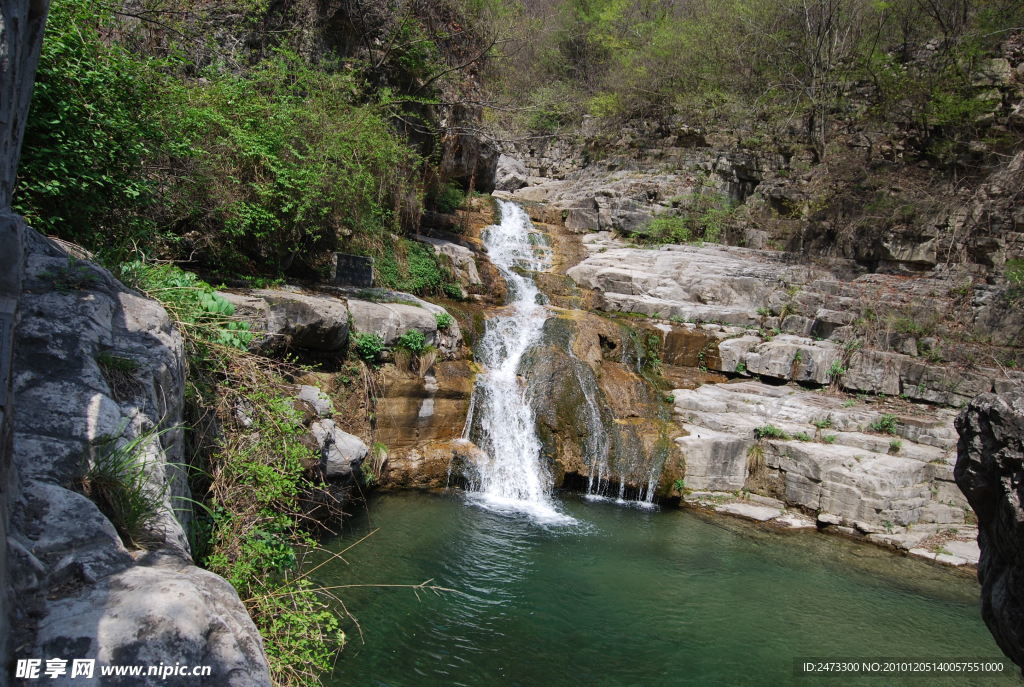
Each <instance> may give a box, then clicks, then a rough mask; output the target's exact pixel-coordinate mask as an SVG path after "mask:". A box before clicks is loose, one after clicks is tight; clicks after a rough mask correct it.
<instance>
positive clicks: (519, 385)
mask: <svg viewBox="0 0 1024 687" xmlns="http://www.w3.org/2000/svg"><path fill="white" fill-rule="evenodd" d="M498 204H499V206H500V208H501V221H500V223H499V224H495V225H491V226H489V227H487V229H485V230H484V235H483V239H484V246H485V247H486V248H487V254H488V256H489V257H490V259H491V262H492V263H493V264H494V265H495V266H496V267H497V268H498V269H499V270H500V271H501V273H502V275H503V276H504V278H505V281H506V283H507V284H508V289H509V303H508V305H507V306H506V307H505V309H504V311H503V312H502V313H501V314H499V315H497V316H495V317H492V318H491V319H489V320H488V321H487V328H486V331H485V332H484V335H483V337H482V340H481V342H480V345H479V349H478V358H479V360H480V362H481V363H482V364H483V366H484V368H485V371H484V372H483V373H481V374H480V375H479V376H478V378H477V383H476V389H475V391H474V400H473V411H472V417H471V419H470V421H469V422H468V423H467V428H466V432H467V433H468V432H469V431H470V430H471V429H472V430H473V431H474V433H475V435H476V436H475V437H474V438H475V439H476V442H477V444H478V445H479V446H480V448H481V449H482V450H483V452H484V454H486V455H485V457H483V458H481V460H480V461H479V463H478V464H477V465H476V466H475V469H474V470H473V471H472V472H473V473H474V474H472V475H471V476H470V489H471V491H472V492H473V493H472V494H471V497H472V498H473V500H474V501H475V502H477V503H478V504H480V505H481V506H484V507H487V508H491V509H494V510H500V511H511V512H520V513H526V514H528V515H530V516H532V517H534V518H536V519H537V520H539V521H542V522H548V523H558V522H573V519H572V518H570V517H568V516H566V515H563V514H562V513H559V512H558V511H557V510H556V508H555V506H554V504H553V503H552V501H551V496H550V491H551V475H550V474H549V473H548V470H547V469H546V467H545V466H544V464H543V463H542V462H541V455H540V454H541V442H540V439H539V438H538V437H537V430H536V425H535V418H534V413H533V409H532V408H531V407H530V404H529V402H528V399H527V395H526V389H525V385H524V382H523V381H522V379H521V378H520V377H519V374H518V373H519V368H520V364H521V363H522V360H523V356H524V355H525V354H526V352H527V351H528V350H529V349H530V348H531V347H532V346H533V345H534V344H536V343H537V342H538V341H539V340H540V337H541V331H542V330H543V328H544V322H545V321H546V320H547V319H548V317H549V316H550V312H549V311H548V309H547V308H546V307H545V306H544V304H543V302H542V301H543V296H542V294H541V293H540V290H539V289H538V288H537V285H536V283H535V282H534V280H533V278H532V277H531V276H530V274H531V273H532V272H538V271H542V270H545V269H547V268H548V267H549V266H550V262H551V259H550V251H549V249H548V248H547V246H546V245H545V242H544V241H543V235H542V234H540V232H538V231H537V230H536V229H535V228H534V226H533V223H531V222H530V218H529V217H528V216H527V214H526V212H525V211H524V210H523V209H522V208H521V207H520V206H519V205H516V204H515V203H512V202H508V201H504V200H499V201H498ZM470 424H471V425H472V427H471V426H470Z"/></svg>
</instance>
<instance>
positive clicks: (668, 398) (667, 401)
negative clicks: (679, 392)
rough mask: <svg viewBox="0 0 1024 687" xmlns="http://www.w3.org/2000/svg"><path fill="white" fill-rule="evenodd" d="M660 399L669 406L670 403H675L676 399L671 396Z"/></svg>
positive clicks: (667, 395) (666, 395)
mask: <svg viewBox="0 0 1024 687" xmlns="http://www.w3.org/2000/svg"><path fill="white" fill-rule="evenodd" d="M661 398H662V400H663V401H665V403H669V404H671V403H675V402H676V397H675V396H673V395H672V394H665V395H664V396H662V397H661Z"/></svg>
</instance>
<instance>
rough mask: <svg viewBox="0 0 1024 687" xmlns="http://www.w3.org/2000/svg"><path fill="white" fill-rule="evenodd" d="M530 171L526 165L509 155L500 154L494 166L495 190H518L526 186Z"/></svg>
mask: <svg viewBox="0 0 1024 687" xmlns="http://www.w3.org/2000/svg"><path fill="white" fill-rule="evenodd" d="M528 177H529V172H528V171H527V170H526V165H524V164H523V163H522V161H521V160H518V159H516V158H514V157H510V156H509V155H499V156H498V161H497V164H496V165H495V168H494V190H495V191H517V190H519V189H521V188H522V187H523V186H526V182H527V178H528Z"/></svg>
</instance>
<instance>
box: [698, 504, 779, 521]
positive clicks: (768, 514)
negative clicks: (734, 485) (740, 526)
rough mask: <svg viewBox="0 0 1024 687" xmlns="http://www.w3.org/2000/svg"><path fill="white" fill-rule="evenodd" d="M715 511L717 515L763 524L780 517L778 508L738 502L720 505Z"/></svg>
mask: <svg viewBox="0 0 1024 687" xmlns="http://www.w3.org/2000/svg"><path fill="white" fill-rule="evenodd" d="M715 511H716V512H718V513H728V514H729V515H737V516H739V517H741V518H746V519H748V520H757V521H758V522H765V521H766V520H771V519H773V518H777V517H779V516H780V515H782V511H781V510H780V509H778V508H772V507H770V506H758V505H755V504H753V503H740V502H735V503H725V504H722V505H721V506H718V507H717V508H715Z"/></svg>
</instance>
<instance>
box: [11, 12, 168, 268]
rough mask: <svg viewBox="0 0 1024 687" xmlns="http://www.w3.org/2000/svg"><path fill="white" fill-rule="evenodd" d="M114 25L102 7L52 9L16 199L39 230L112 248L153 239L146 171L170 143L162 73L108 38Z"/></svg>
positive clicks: (151, 192) (150, 181)
mask: <svg viewBox="0 0 1024 687" xmlns="http://www.w3.org/2000/svg"><path fill="white" fill-rule="evenodd" d="M112 21H113V13H112V11H111V8H110V6H109V5H107V4H103V3H101V2H98V1H97V0H58V1H57V2H54V3H53V4H52V6H51V8H50V13H49V17H48V19H47V24H46V40H44V41H43V47H42V53H41V56H40V59H39V69H38V72H37V76H36V83H35V88H34V90H33V93H32V106H31V110H30V112H29V116H28V119H27V122H26V127H25V140H24V145H23V147H22V154H21V163H20V166H19V169H18V172H19V174H18V187H17V190H16V194H15V202H14V207H15V209H16V210H17V211H18V212H19V213H21V214H23V215H24V216H25V217H26V219H27V220H28V222H29V224H31V225H32V226H33V227H35V228H36V229H38V230H39V231H41V232H43V233H46V234H56V235H58V236H62V237H64V238H67V239H70V240H72V241H77V242H80V243H83V244H85V245H87V246H90V247H92V248H103V249H105V250H110V248H111V246H117V247H123V246H124V245H126V244H127V243H128V239H129V238H130V237H137V238H145V237H149V236H150V234H151V232H152V230H153V227H154V225H153V222H152V221H151V220H150V219H149V218H148V217H147V216H146V210H147V208H148V206H149V205H150V204H151V203H152V202H153V200H154V193H155V192H156V190H157V189H156V184H155V183H154V182H153V179H152V177H151V176H149V175H147V174H145V173H144V169H143V168H144V163H145V161H146V160H148V159H150V158H151V156H152V154H153V152H154V150H155V149H157V148H159V147H160V146H161V145H162V144H163V141H164V132H163V127H162V126H161V116H160V110H161V101H162V93H161V84H160V81H161V77H160V76H159V72H158V71H157V70H156V68H155V64H154V63H153V62H152V61H150V60H147V59H144V58H139V57H137V56H135V55H132V54H130V53H129V52H128V51H126V50H125V49H124V48H122V47H121V46H120V45H118V44H117V43H108V42H105V41H104V40H103V39H102V35H103V33H104V32H105V31H108V30H109V29H110V27H111V23H112Z"/></svg>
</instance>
